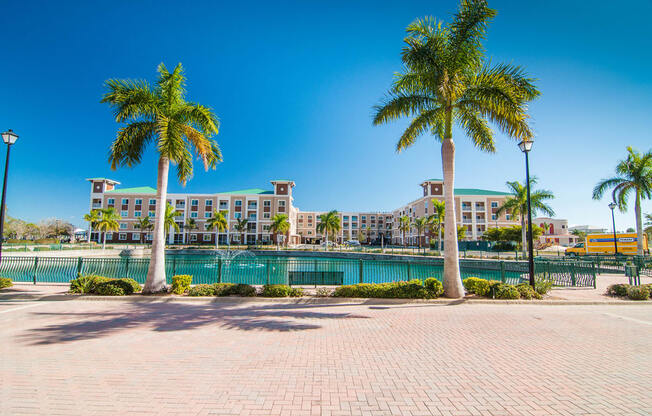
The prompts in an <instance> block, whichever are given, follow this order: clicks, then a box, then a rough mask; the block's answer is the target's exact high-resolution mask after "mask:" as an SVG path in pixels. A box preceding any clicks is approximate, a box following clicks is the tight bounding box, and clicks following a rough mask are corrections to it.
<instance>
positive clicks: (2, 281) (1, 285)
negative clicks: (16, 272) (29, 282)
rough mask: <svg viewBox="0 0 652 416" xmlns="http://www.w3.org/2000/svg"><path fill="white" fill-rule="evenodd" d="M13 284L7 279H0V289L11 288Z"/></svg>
mask: <svg viewBox="0 0 652 416" xmlns="http://www.w3.org/2000/svg"><path fill="white" fill-rule="evenodd" d="M13 285H14V284H13V283H12V282H11V279H10V278H8V277H0V289H4V288H6V287H12V286H13Z"/></svg>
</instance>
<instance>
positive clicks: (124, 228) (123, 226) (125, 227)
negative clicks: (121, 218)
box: [120, 222, 127, 230]
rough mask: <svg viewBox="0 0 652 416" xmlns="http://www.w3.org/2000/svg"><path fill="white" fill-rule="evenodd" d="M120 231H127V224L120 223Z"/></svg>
mask: <svg viewBox="0 0 652 416" xmlns="http://www.w3.org/2000/svg"><path fill="white" fill-rule="evenodd" d="M120 229H121V230H126V229H127V223H126V222H121V223H120Z"/></svg>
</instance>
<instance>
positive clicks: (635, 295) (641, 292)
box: [627, 286, 650, 300]
mask: <svg viewBox="0 0 652 416" xmlns="http://www.w3.org/2000/svg"><path fill="white" fill-rule="evenodd" d="M627 297H628V298H630V299H631V300H648V299H649V298H650V291H649V290H648V288H647V287H644V286H632V287H630V288H629V289H628V290H627Z"/></svg>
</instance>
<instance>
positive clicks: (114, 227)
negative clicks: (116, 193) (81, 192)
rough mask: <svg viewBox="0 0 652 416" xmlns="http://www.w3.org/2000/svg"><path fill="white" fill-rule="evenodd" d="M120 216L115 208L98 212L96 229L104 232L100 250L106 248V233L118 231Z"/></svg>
mask: <svg viewBox="0 0 652 416" xmlns="http://www.w3.org/2000/svg"><path fill="white" fill-rule="evenodd" d="M118 221H120V215H118V213H117V212H116V210H115V208H105V209H102V210H100V218H99V219H98V221H97V229H98V230H99V231H103V232H104V239H103V240H102V250H104V249H105V248H106V233H107V232H109V231H118V229H119V228H120V223H119V222H118Z"/></svg>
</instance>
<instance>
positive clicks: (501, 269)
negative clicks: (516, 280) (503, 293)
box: [500, 260, 505, 283]
mask: <svg viewBox="0 0 652 416" xmlns="http://www.w3.org/2000/svg"><path fill="white" fill-rule="evenodd" d="M500 281H501V282H502V283H505V262H504V261H502V260H501V261H500Z"/></svg>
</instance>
